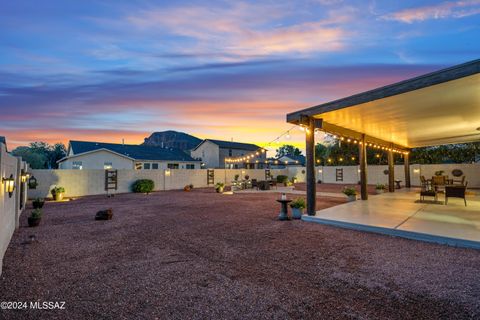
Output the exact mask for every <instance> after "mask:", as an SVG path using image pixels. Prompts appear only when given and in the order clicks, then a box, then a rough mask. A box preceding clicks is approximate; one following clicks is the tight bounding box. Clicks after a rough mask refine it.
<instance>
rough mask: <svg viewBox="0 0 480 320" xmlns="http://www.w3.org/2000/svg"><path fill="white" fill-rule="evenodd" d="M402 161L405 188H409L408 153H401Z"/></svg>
mask: <svg viewBox="0 0 480 320" xmlns="http://www.w3.org/2000/svg"><path fill="white" fill-rule="evenodd" d="M403 163H404V165H405V188H410V187H411V185H410V157H409V154H408V153H407V154H404V155H403Z"/></svg>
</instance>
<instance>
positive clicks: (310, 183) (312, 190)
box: [305, 118, 317, 216]
mask: <svg viewBox="0 0 480 320" xmlns="http://www.w3.org/2000/svg"><path fill="white" fill-rule="evenodd" d="M314 131H315V121H314V119H313V118H310V119H309V124H308V127H307V130H305V137H306V140H305V142H306V143H305V145H306V155H307V157H306V163H305V166H306V167H307V177H306V178H307V214H308V215H309V216H314V215H315V213H316V197H317V185H316V181H315V134H314Z"/></svg>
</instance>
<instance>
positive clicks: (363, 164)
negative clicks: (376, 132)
mask: <svg viewBox="0 0 480 320" xmlns="http://www.w3.org/2000/svg"><path fill="white" fill-rule="evenodd" d="M360 141H361V142H362V143H361V144H358V150H359V153H360V154H359V159H360V193H361V197H362V200H368V190H367V146H366V145H365V135H363V136H362V138H361V140H360Z"/></svg>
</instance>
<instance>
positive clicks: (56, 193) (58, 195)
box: [50, 187, 65, 201]
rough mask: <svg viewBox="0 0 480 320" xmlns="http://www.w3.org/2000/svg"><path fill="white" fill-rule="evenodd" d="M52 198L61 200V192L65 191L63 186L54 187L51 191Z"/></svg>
mask: <svg viewBox="0 0 480 320" xmlns="http://www.w3.org/2000/svg"><path fill="white" fill-rule="evenodd" d="M50 192H51V193H52V196H53V198H54V199H55V201H62V200H63V194H64V193H65V188H64V187H55V188H53V189H52V190H51V191H50Z"/></svg>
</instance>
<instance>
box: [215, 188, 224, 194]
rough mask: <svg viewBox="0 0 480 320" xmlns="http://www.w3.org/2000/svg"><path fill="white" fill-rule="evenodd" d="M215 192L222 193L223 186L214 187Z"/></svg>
mask: <svg viewBox="0 0 480 320" xmlns="http://www.w3.org/2000/svg"><path fill="white" fill-rule="evenodd" d="M215 191H216V192H217V193H222V192H223V187H218V188H216V189H215Z"/></svg>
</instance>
